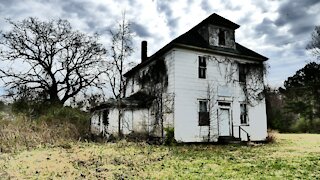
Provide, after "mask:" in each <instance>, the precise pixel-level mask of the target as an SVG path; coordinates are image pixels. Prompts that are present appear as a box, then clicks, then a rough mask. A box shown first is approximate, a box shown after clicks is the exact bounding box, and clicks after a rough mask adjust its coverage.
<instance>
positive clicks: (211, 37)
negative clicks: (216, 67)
mask: <svg viewBox="0 0 320 180" xmlns="http://www.w3.org/2000/svg"><path fill="white" fill-rule="evenodd" d="M219 31H225V45H219V36H218V34H219ZM198 33H199V34H200V35H201V36H202V37H203V38H204V39H205V40H206V41H207V42H208V43H209V45H211V46H220V47H224V48H232V49H235V32H234V30H232V29H229V28H224V27H219V26H215V25H212V24H210V25H208V26H203V27H201V28H200V29H199V30H198Z"/></svg>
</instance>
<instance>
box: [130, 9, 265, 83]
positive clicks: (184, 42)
mask: <svg viewBox="0 0 320 180" xmlns="http://www.w3.org/2000/svg"><path fill="white" fill-rule="evenodd" d="M206 24H214V25H217V26H223V27H228V28H231V29H237V28H239V27H240V26H239V25H238V24H235V23H233V22H231V21H229V20H227V19H225V18H223V17H221V16H219V15H217V14H215V13H214V14H212V15H210V16H209V17H208V18H206V19H205V20H203V21H202V22H200V23H199V24H198V25H196V26H195V27H193V28H192V29H190V30H189V31H187V32H186V33H184V34H182V35H180V36H179V37H177V38H175V39H174V40H172V41H171V42H170V43H168V44H167V45H165V46H164V47H163V48H161V49H160V50H159V51H157V52H156V53H154V54H153V55H152V56H150V57H149V58H148V59H147V60H145V61H143V62H141V63H140V64H138V65H137V66H135V67H134V68H132V69H131V70H129V71H128V72H127V73H125V74H124V76H125V77H128V76H130V75H131V74H133V73H134V72H135V71H137V70H139V69H140V68H142V67H144V66H146V65H147V64H149V63H150V62H153V61H154V60H156V59H158V58H159V57H161V56H162V55H163V54H164V53H166V52H167V51H169V50H171V49H172V48H175V47H176V48H184V49H191V50H197V51H202V52H208V53H215V54H219V55H226V56H231V57H237V58H243V59H247V60H252V61H260V62H262V61H266V60H268V58H267V57H265V56H262V55H260V54H258V53H256V52H254V51H252V50H250V49H248V48H246V47H244V46H242V45H241V44H239V43H236V44H235V45H236V47H235V49H232V48H222V47H217V46H210V45H209V43H208V42H206V41H205V40H204V39H203V37H202V36H201V35H200V34H199V33H198V29H199V28H200V27H202V26H204V25H206Z"/></svg>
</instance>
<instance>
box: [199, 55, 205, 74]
mask: <svg viewBox="0 0 320 180" xmlns="http://www.w3.org/2000/svg"><path fill="white" fill-rule="evenodd" d="M206 71H207V61H206V57H204V56H199V69H198V77H199V78H201V79H205V78H206Z"/></svg>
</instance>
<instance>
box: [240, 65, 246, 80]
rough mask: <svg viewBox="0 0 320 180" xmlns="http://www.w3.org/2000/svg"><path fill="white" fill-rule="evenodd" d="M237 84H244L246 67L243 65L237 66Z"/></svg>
mask: <svg viewBox="0 0 320 180" xmlns="http://www.w3.org/2000/svg"><path fill="white" fill-rule="evenodd" d="M239 82H241V83H246V67H245V65H244V64H239Z"/></svg>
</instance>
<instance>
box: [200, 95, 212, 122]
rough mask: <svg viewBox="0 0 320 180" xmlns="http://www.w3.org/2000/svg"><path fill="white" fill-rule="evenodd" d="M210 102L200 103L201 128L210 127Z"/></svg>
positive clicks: (202, 101) (203, 101) (201, 101)
mask: <svg viewBox="0 0 320 180" xmlns="http://www.w3.org/2000/svg"><path fill="white" fill-rule="evenodd" d="M209 125H210V118H209V111H208V100H200V101H199V126H209Z"/></svg>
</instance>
